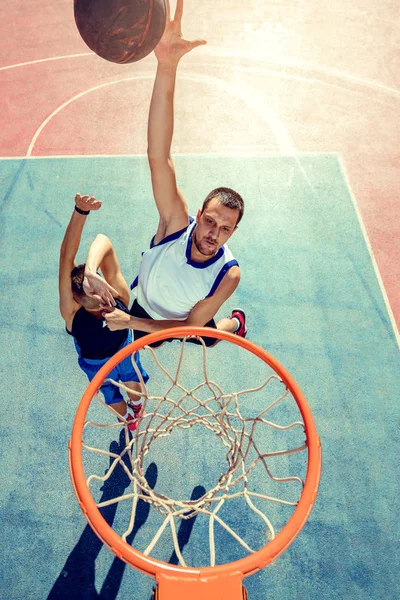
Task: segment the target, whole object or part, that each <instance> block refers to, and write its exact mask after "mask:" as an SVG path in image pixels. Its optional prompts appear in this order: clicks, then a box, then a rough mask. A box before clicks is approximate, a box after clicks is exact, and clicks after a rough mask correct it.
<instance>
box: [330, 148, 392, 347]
mask: <svg viewBox="0 0 400 600" xmlns="http://www.w3.org/2000/svg"><path fill="white" fill-rule="evenodd" d="M338 160H339V164H340V168H341V170H342V174H343V178H344V180H345V182H346V184H347V188H348V190H349V193H350V197H351V200H352V202H353V206H354V210H355V211H356V215H357V219H358V222H359V224H360V228H361V231H362V234H363V236H364V240H365V245H366V247H367V250H368V253H369V255H370V258H371V262H372V266H373V268H374V271H375V275H376V278H377V280H378V284H379V287H380V290H381V292H382V296H383V300H384V303H385V306H386V310H387V312H388V315H389V320H390V323H391V325H392V327H393V332H394V336H395V338H396V341H397V345H398V347H399V349H400V333H399V330H398V327H397V323H396V321H395V318H394V314H393V311H392V307H391V306H390V302H389V297H388V295H387V292H386V288H385V285H384V283H383V279H382V276H381V273H380V271H379V267H378V263H377V262H376V260H375V255H374V251H373V249H372V245H371V242H370V239H369V236H368V232H367V229H366V227H365V224H364V220H363V218H362V215H361V212H360V210H359V208H358V205H357V201H356V199H355V196H354V194H353V190H352V188H351V184H350V180H349V178H348V175H347V170H346V167H345V165H344V162H343V160H342V157H341V156H340V154H339V155H338Z"/></svg>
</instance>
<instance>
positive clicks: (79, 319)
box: [67, 298, 129, 359]
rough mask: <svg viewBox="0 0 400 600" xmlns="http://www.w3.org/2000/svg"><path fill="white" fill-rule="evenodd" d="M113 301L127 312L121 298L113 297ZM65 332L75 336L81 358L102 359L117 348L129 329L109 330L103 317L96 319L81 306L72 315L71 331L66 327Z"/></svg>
mask: <svg viewBox="0 0 400 600" xmlns="http://www.w3.org/2000/svg"><path fill="white" fill-rule="evenodd" d="M115 301H116V303H117V305H116V307H115V308H119V309H120V310H122V311H124V312H126V313H128V314H129V311H128V309H127V307H126V306H125V304H124V303H123V302H122V301H121V300H119V299H118V298H115ZM67 333H69V334H70V335H72V336H73V337H74V338H75V340H76V343H77V344H78V346H79V348H80V349H81V356H82V358H91V359H103V358H110V356H112V355H113V354H115V353H116V352H117V350H119V348H120V347H121V346H122V344H123V343H124V342H125V341H126V339H127V337H128V334H129V329H120V330H119V331H110V330H109V328H108V327H107V326H106V325H105V320H104V319H98V318H97V317H96V316H95V315H93V314H92V313H90V312H89V311H87V310H85V308H84V307H83V306H81V308H80V309H79V310H77V312H76V313H75V315H74V318H73V321H72V332H71V331H68V329H67Z"/></svg>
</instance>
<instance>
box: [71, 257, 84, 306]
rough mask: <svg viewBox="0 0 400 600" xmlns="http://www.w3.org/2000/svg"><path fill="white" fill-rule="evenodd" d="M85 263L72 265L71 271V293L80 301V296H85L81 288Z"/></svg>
mask: <svg viewBox="0 0 400 600" xmlns="http://www.w3.org/2000/svg"><path fill="white" fill-rule="evenodd" d="M85 266H86V265H85V264H83V265H78V266H77V267H74V268H73V269H72V271H71V287H72V293H73V295H74V297H75V299H76V300H78V301H79V302H81V300H82V298H87V296H86V294H85V291H84V289H83V278H84V277H85Z"/></svg>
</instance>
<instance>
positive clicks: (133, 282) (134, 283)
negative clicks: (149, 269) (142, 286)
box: [131, 275, 139, 290]
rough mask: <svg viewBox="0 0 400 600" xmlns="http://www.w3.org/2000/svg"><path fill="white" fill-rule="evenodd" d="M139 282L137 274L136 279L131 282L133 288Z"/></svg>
mask: <svg viewBox="0 0 400 600" xmlns="http://www.w3.org/2000/svg"><path fill="white" fill-rule="evenodd" d="M138 283H139V275H136V277H135V279H134V280H133V281H132V283H131V290H133V288H135V287H136V286H137V284H138Z"/></svg>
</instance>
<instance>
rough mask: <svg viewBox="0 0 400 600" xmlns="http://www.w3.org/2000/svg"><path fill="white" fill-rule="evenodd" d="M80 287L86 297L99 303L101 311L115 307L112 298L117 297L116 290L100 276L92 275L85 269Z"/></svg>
mask: <svg viewBox="0 0 400 600" xmlns="http://www.w3.org/2000/svg"><path fill="white" fill-rule="evenodd" d="M82 286H83V291H84V292H85V294H86V295H87V296H90V297H91V298H94V299H95V300H98V301H99V302H100V308H101V309H103V308H108V307H112V306H115V305H116V302H115V300H114V296H119V294H118V292H117V290H116V289H114V288H113V287H112V286H111V285H110V284H108V283H107V281H106V280H105V279H103V278H102V277H100V275H98V274H97V273H92V272H91V271H89V270H88V269H87V268H86V269H85V276H84V278H83V283H82Z"/></svg>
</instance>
